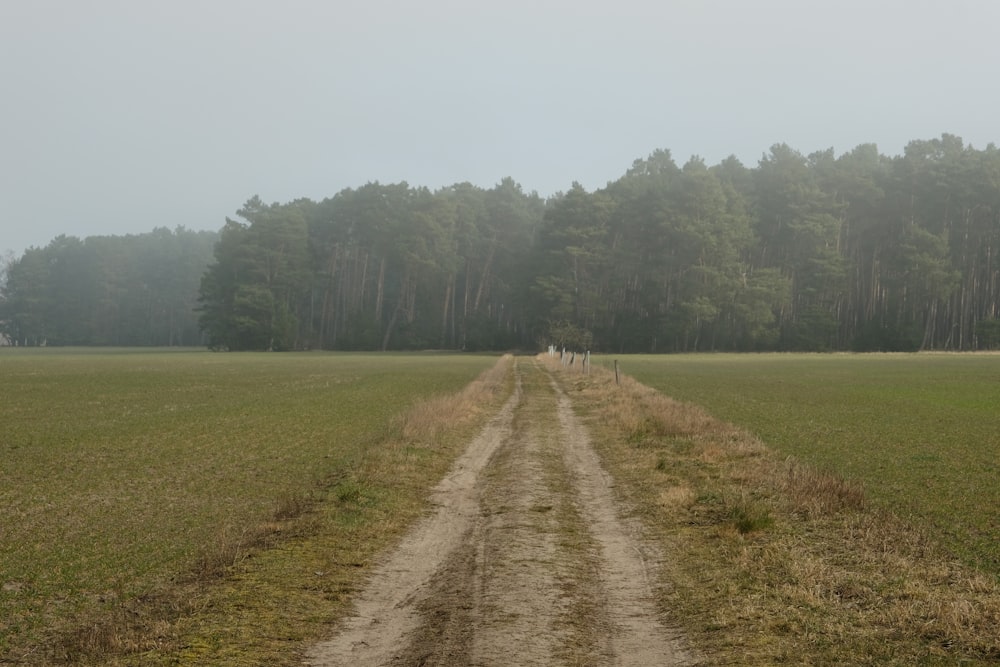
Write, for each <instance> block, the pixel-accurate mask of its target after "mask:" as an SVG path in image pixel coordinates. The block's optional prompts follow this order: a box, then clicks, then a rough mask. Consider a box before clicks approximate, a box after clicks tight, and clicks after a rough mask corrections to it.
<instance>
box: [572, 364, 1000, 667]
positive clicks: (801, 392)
mask: <svg viewBox="0 0 1000 667" xmlns="http://www.w3.org/2000/svg"><path fill="white" fill-rule="evenodd" d="M606 361H609V362H610V360H606ZM619 361H620V362H621V364H622V368H623V370H624V371H625V375H624V376H623V377H622V378H621V383H620V385H619V384H618V383H616V381H615V377H614V375H613V374H612V373H609V372H607V371H606V369H604V368H600V367H595V368H594V369H593V372H592V373H590V374H589V375H582V374H580V373H579V372H578V371H569V373H568V374H566V377H565V379H564V382H566V383H567V384H570V383H571V384H572V389H571V390H568V392H569V393H571V395H572V396H573V397H574V403H575V405H576V407H577V409H578V410H579V411H580V412H581V413H582V414H584V415H585V417H586V419H587V423H588V424H589V426H590V427H591V429H592V431H593V433H594V438H595V443H596V447H597V449H598V451H599V452H600V454H601V456H602V459H603V460H604V462H605V465H606V466H607V467H608V469H609V471H610V472H611V473H612V474H613V476H614V477H615V483H616V484H615V486H616V490H617V492H618V494H619V495H620V496H621V497H622V498H623V499H624V500H625V501H626V502H627V503H628V505H629V506H631V507H634V508H635V512H636V514H637V516H640V517H641V518H642V520H643V522H644V524H645V526H646V528H647V531H648V533H649V534H650V535H651V536H653V539H655V540H657V541H658V542H659V543H660V544H661V545H662V548H663V552H664V553H665V554H666V558H665V559H664V560H663V561H662V563H661V568H662V569H661V576H662V577H663V578H662V580H661V582H662V584H663V588H662V592H661V594H660V595H659V598H658V599H659V601H660V603H661V605H662V606H661V609H662V612H663V613H664V615H665V616H666V617H667V618H669V619H671V621H670V622H671V623H673V624H676V625H677V626H678V627H680V628H681V629H683V631H684V633H685V635H686V636H687V638H688V639H689V640H690V642H691V643H692V645H693V646H695V647H696V648H697V650H698V651H699V652H700V653H701V654H702V655H703V656H704V664H713V665H715V664H720V665H722V664H725V665H736V664H739V665H760V666H761V667H763V666H765V665H775V664H796V665H872V666H875V665H878V666H879V667H882V666H885V665H893V666H895V665H898V666H900V667H904V666H909V665H957V664H962V665H993V664H998V662H1000V636H998V635H997V628H998V627H1000V577H997V574H996V570H995V568H991V567H990V566H989V563H990V560H989V559H990V558H991V557H992V556H991V554H993V553H994V552H993V551H992V550H991V548H990V546H989V544H988V542H979V543H975V542H972V541H968V542H966V541H963V540H962V539H961V538H959V537H957V534H958V531H957V528H958V527H961V528H962V529H964V530H966V531H968V530H969V528H970V527H971V526H974V525H975V524H976V522H977V521H980V520H985V521H987V522H989V521H990V518H989V516H990V512H992V511H993V510H994V508H995V501H994V500H992V499H993V498H995V496H994V495H993V494H994V493H995V490H994V488H993V487H992V486H991V485H990V478H989V475H988V474H987V475H981V474H980V472H979V471H978V470H977V471H973V470H968V471H965V472H967V473H968V474H969V475H971V476H973V477H974V480H973V482H967V481H966V480H961V481H960V482H956V483H962V482H965V483H969V485H970V488H976V484H977V483H978V484H980V485H985V486H981V487H979V488H978V491H977V493H979V492H981V498H982V499H983V505H979V504H978V502H969V499H968V498H961V497H959V498H957V499H956V498H955V497H954V496H950V495H941V494H943V493H944V492H940V491H938V490H937V487H931V488H928V487H927V480H928V479H932V480H940V479H943V478H945V477H946V476H952V478H953V479H956V480H957V479H958V478H961V477H962V475H963V467H964V466H970V467H971V466H974V465H978V463H979V461H980V458H979V457H980V456H981V453H982V451H984V450H986V451H988V450H987V448H988V447H989V446H990V444H987V443H991V442H992V441H991V440H990V439H989V437H986V438H985V439H983V440H982V441H981V442H975V443H973V444H965V443H968V442H969V441H970V440H971V438H969V437H968V434H969V433H970V431H962V433H965V434H966V435H965V436H963V435H960V434H959V433H958V432H956V433H955V434H952V435H951V439H950V440H948V441H947V442H949V443H959V444H952V445H950V447H951V449H952V450H953V451H951V452H950V454H944V453H943V452H939V453H938V456H939V459H940V461H941V464H942V465H940V466H939V469H938V470H937V471H936V472H935V474H934V475H932V476H921V477H919V478H916V477H915V475H914V474H913V473H911V472H910V471H909V470H908V465H907V464H906V463H903V464H901V465H896V462H895V461H894V459H899V458H902V459H904V461H911V460H912V452H913V451H915V450H914V449H913V448H912V446H911V444H910V443H909V438H913V439H916V437H917V436H916V435H914V434H915V433H916V434H921V433H923V431H924V429H925V428H929V427H917V428H915V429H914V427H913V426H912V425H911V424H906V423H902V424H901V422H905V421H906V416H905V415H903V414H900V415H893V414H892V410H891V409H889V408H888V407H887V406H889V405H892V406H894V408H895V409H896V410H897V411H902V410H903V407H902V406H907V405H908V406H909V409H911V410H916V411H917V412H920V413H921V414H920V415H919V416H917V418H916V420H917V421H922V420H924V419H925V418H926V419H927V420H928V423H929V424H934V423H935V419H934V417H933V413H934V412H936V413H937V415H938V417H937V418H938V419H941V418H942V417H941V414H942V411H943V412H945V413H947V412H948V411H947V409H946V408H944V407H941V406H939V405H938V404H937V401H938V400H939V399H935V398H932V396H933V395H934V393H935V387H936V385H938V384H940V383H943V382H945V380H944V378H946V377H955V373H957V374H958V376H959V377H964V376H966V375H970V374H971V375H975V373H974V372H972V371H970V370H968V369H967V368H965V364H967V363H971V365H972V366H975V363H973V362H974V361H975V360H972V362H962V361H961V360H960V359H959V358H955V359H952V360H951V361H953V362H958V367H957V368H956V367H954V366H951V364H950V363H948V364H946V366H949V367H950V370H945V368H944V367H936V366H935V360H934V359H931V358H928V359H924V358H923V355H921V356H919V357H916V356H911V357H893V358H891V359H889V358H883V357H875V356H872V357H848V356H844V355H839V356H829V357H818V356H784V355H783V356H773V355H771V356H749V355H748V356H745V357H744V356H740V357H733V356H727V355H718V356H698V357H695V356H691V357H687V356H684V357H655V358H652V357H651V358H647V357H622V358H620V359H619ZM985 361H986V362H987V363H990V362H991V361H992V359H988V360H985ZM883 362H887V363H886V364H885V365H881V364H883ZM897 362H898V363H899V364H901V365H895V364H896V363H897ZM925 364H927V365H926V366H925ZM608 365H610V364H608ZM876 366H877V367H876ZM632 376H638V377H641V378H642V379H643V380H644V381H645V382H646V384H640V383H639V382H636V381H635V380H633V377H632ZM988 376H989V374H988V373H985V374H981V375H980V383H984V384H985V387H988V386H989V382H988V380H987V379H986V378H988ZM890 378H892V381H891V382H890ZM931 378H934V379H935V380H936V381H931ZM970 383H971V384H976V381H975V380H972V379H970ZM838 384H839V385H840V386H838ZM650 385H657V386H660V387H663V388H664V390H665V392H666V394H671V395H673V396H678V397H681V398H683V399H686V400H687V401H688V402H681V401H678V400H673V399H671V398H669V397H668V396H667V395H665V393H661V392H660V391H657V390H655V389H652V388H651V387H650ZM892 388H895V391H898V393H897V394H895V398H896V399H898V402H895V403H894V401H893V398H894V393H893V391H894V390H893V389H892ZM852 390H853V391H856V392H859V393H860V394H861V395H862V396H863V397H864V398H858V397H857V394H854V393H853V392H852ZM915 395H916V396H920V397H921V398H922V399H923V400H924V401H925V402H926V403H928V404H930V406H931V407H927V405H926V404H923V403H922V404H921V405H923V407H921V408H920V409H917V408H916V407H915V406H914V405H913V404H911V403H909V402H908V400H907V399H909V400H912V398H913V396H915ZM844 396H847V397H852V396H854V398H853V399H851V400H848V399H845V398H843V397H844ZM938 396H939V397H944V399H943V401H942V404H943V405H946V404H948V403H947V401H948V400H954V401H957V402H959V404H960V405H967V403H966V402H964V401H961V398H960V396H961V394H958V395H955V394H951V393H947V392H945V393H943V394H939V395H938ZM852 400H853V403H852ZM873 402H874V403H878V405H879V406H880V407H878V408H874V407H873V406H872V405H870V404H871V403H873ZM973 402H974V401H973ZM844 403H846V404H844ZM699 404H704V405H709V406H712V407H711V410H712V412H714V413H715V414H716V415H719V416H720V417H722V418H724V419H725V420H727V421H722V420H720V419H717V418H715V417H713V416H712V415H711V414H709V413H708V412H706V410H705V409H703V408H702V407H700V405H699ZM852 405H853V406H854V410H852V409H851V406H852ZM727 408H729V409H730V410H731V411H730V412H726V409H727ZM928 411H930V412H931V413H932V414H931V415H925V414H923V413H925V412H928ZM882 412H885V414H882ZM879 415H881V416H879ZM972 415H978V416H979V417H982V418H984V419H986V420H987V421H989V422H990V423H992V424H993V425H994V427H995V420H994V419H995V418H994V417H993V416H992V414H990V413H989V412H988V411H987V412H977V411H975V410H972V411H971V412H968V413H966V417H967V418H973V417H972ZM754 420H757V421H754ZM991 420H994V421H991ZM734 422H735V423H737V424H744V425H746V426H749V427H750V428H751V429H752V430H753V431H754V432H756V433H759V434H761V435H762V436H763V437H764V439H765V440H766V442H765V441H762V440H761V438H759V437H757V436H756V435H754V433H752V432H749V431H748V430H746V429H745V428H743V427H741V426H736V425H734V424H733V423H734ZM757 424H759V426H757ZM957 426H958V424H956V428H957ZM976 428H978V425H977V426H976ZM768 429H769V430H768ZM971 432H973V433H975V432H976V431H975V428H974V429H972V431H971ZM994 432H995V431H994ZM803 434H807V435H803ZM907 434H909V435H908V436H907ZM835 436H836V437H835ZM781 438H784V442H786V443H792V444H794V445H795V449H794V451H795V452H796V454H791V453H790V452H791V451H792V445H788V444H782V442H780V440H781ZM876 445H877V446H876ZM947 446H948V445H945V444H939V448H942V449H943V448H945V447H947ZM876 449H877V450H878V451H879V454H878V455H876V454H874V453H873V450H876ZM916 451H920V450H916ZM879 457H881V459H879ZM817 461H822V463H819V464H815V463H814V462H817ZM859 461H860V463H859ZM865 461H867V462H868V464H869V465H871V467H872V468H873V469H875V470H878V471H879V472H877V473H869V472H867V471H865V470H864V466H865ZM852 463H853V466H854V467H852V465H851V464H852ZM847 469H850V470H852V471H853V473H852V476H854V478H855V479H864V480H865V487H866V488H863V487H862V485H861V484H860V483H859V482H857V481H855V480H854V479H850V478H848V479H845V478H844V477H842V476H840V475H839V474H837V473H836V472H833V471H834V470H847ZM890 470H898V471H897V472H894V473H891V474H894V475H895V477H890V472H889V471H890ZM936 483H937V484H940V485H942V486H945V487H947V483H944V482H940V481H939V482H936ZM935 502H938V503H944V502H950V503H953V504H952V506H951V507H950V513H946V512H943V513H941V514H934V512H935V511H936V510H937V508H936V507H934V505H935ZM922 509H923V510H924V511H925V512H927V513H926V514H919V513H918V512H920V511H921V510H922ZM932 515H933V516H941V517H944V518H945V521H946V523H945V525H943V526H942V525H931V521H932V518H931V517H932ZM987 525H989V524H988V523H987ZM993 525H995V524H993ZM949 529H950V530H949ZM966 534H968V533H966ZM948 535H950V536H951V537H948ZM994 535H995V532H994ZM943 540H947V545H948V546H950V547H951V550H949V548H948V546H945V544H946V542H944V541H943ZM955 551H959V552H961V553H963V554H964V555H965V562H963V561H962V560H959V559H957V558H956V557H955V555H954V553H955ZM970 562H976V563H978V565H979V569H977V567H974V566H973V565H970V564H969V563H970Z"/></svg>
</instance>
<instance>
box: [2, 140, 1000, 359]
mask: <svg viewBox="0 0 1000 667" xmlns="http://www.w3.org/2000/svg"><path fill="white" fill-rule="evenodd" d="M237 218H238V219H232V220H231V219H227V220H226V223H225V226H224V227H223V228H222V229H221V231H220V232H219V233H218V234H209V233H206V232H199V233H195V232H189V231H186V230H184V229H183V228H178V229H177V230H176V231H175V232H170V231H168V230H163V229H158V230H155V231H154V232H153V233H151V234H147V235H140V236H135V237H125V238H116V237H99V238H88V239H85V240H84V241H80V240H77V239H75V238H68V237H59V238H57V239H56V240H54V241H53V242H52V243H51V244H50V245H49V246H47V247H45V248H41V249H31V250H29V251H27V252H26V253H25V254H24V255H23V256H22V257H20V258H18V259H15V260H13V261H11V262H9V263H8V265H7V267H6V276H5V279H4V282H3V284H2V291H0V299H2V300H0V326H2V332H3V333H4V334H5V335H6V337H7V338H8V340H10V341H13V342H16V343H18V344H28V345H32V344H50V345H51V344H79V345H189V344H205V345H208V346H210V347H212V348H214V349H224V350H290V349H345V350H367V349H382V350H385V349H430V348H435V349H465V350H496V349H512V348H525V349H532V348H536V347H537V346H539V345H541V344H548V343H555V344H559V345H566V346H568V347H573V348H577V349H583V348H589V349H593V350H595V351H614V352H680V351H695V350H919V349H942V350H972V349H985V348H992V347H996V346H998V345H1000V320H998V319H997V318H998V317H1000V258H998V257H997V255H998V253H1000V150H998V149H997V148H996V147H995V146H994V145H992V144H991V145H989V146H988V147H986V148H985V149H982V150H977V149H974V148H972V147H971V146H966V145H964V143H963V141H962V140H961V139H960V138H958V137H955V136H952V135H943V136H942V137H941V138H939V139H932V140H927V141H923V140H920V141H913V142H911V143H910V144H909V145H907V147H906V148H905V150H904V152H903V155H900V156H895V157H887V156H884V155H881V154H880V153H879V152H878V150H877V149H876V147H875V146H874V145H862V146H859V147H857V148H856V149H854V150H852V151H850V152H848V153H845V154H843V155H840V156H836V155H835V154H834V152H833V151H832V150H828V151H821V152H816V153H813V154H810V155H803V154H801V153H799V152H797V151H795V150H793V149H792V148H790V147H788V146H787V145H784V144H779V145H775V146H773V147H772V148H771V149H770V151H769V152H768V153H767V154H765V155H764V156H763V157H762V158H761V160H760V161H759V163H758V164H757V166H756V167H754V168H749V167H746V166H744V165H743V164H741V163H740V162H739V161H738V160H736V159H735V158H729V159H727V160H724V161H723V162H721V163H719V164H717V165H715V166H711V167H710V166H707V165H706V164H705V163H704V162H703V161H702V160H700V159H698V158H692V159H690V160H689V161H687V162H686V163H685V164H684V165H683V166H678V165H677V163H675V161H674V160H673V158H672V157H671V155H670V153H669V152H668V151H656V152H654V153H653V154H652V155H650V156H649V157H648V158H646V159H641V160H636V161H635V163H634V164H633V165H632V167H631V168H630V169H628V170H627V172H626V173H625V174H624V175H623V176H621V177H620V178H619V179H617V180H615V181H613V182H611V183H608V185H607V186H606V187H604V188H601V189H599V190H596V191H594V192H587V191H586V190H585V189H584V188H583V187H581V186H580V185H578V184H575V183H574V184H573V186H572V187H571V188H570V189H569V190H568V191H567V192H564V193H559V194H557V195H555V196H553V197H551V198H549V199H547V200H544V199H542V198H540V197H539V196H538V195H537V194H534V193H525V192H524V191H523V190H522V189H521V187H520V186H519V185H518V184H517V183H516V182H515V181H513V180H512V179H509V178H508V179H504V180H503V181H502V182H501V183H499V184H497V185H496V186H495V187H493V188H491V189H483V188H480V187H477V186H474V185H471V184H468V183H460V184H456V185H453V186H449V187H445V188H442V189H440V190H437V191H431V190H428V189H427V188H421V187H411V186H409V185H408V184H406V183H398V184H389V185H385V184H379V183H369V184H367V185H364V186H362V187H359V188H357V189H346V190H343V191H341V192H339V193H337V194H336V195H334V196H333V197H331V198H328V199H324V200H323V201H320V202H315V201H312V200H308V199H300V200H296V201H292V202H288V203H273V204H265V203H264V202H262V201H261V200H260V199H259V198H257V197H254V198H252V199H250V200H249V201H248V202H246V204H245V205H244V206H243V208H242V209H241V210H240V211H239V212H238V214H237ZM213 244H214V245H213Z"/></svg>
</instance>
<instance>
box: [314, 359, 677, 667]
mask: <svg viewBox="0 0 1000 667" xmlns="http://www.w3.org/2000/svg"><path fill="white" fill-rule="evenodd" d="M522 366H527V368H522ZM514 368H515V373H516V378H517V382H516V389H515V391H514V393H513V395H512V397H511V399H510V400H509V401H508V402H507V403H506V404H505V405H504V407H503V408H502V409H501V410H500V412H499V413H498V414H497V415H496V416H495V417H494V418H493V419H492V420H491V421H490V423H489V424H487V426H486V427H485V428H484V429H483V431H482V433H480V435H479V436H478V437H477V438H476V439H475V440H474V441H473V442H472V443H470V445H469V447H468V448H467V450H466V451H465V453H464V454H463V455H462V456H461V457H460V458H459V459H458V460H457V461H456V463H455V465H454V466H453V468H452V470H451V472H449V474H448V475H447V476H446V477H445V479H444V480H442V482H441V483H440V484H439V485H438V486H437V487H436V488H435V489H434V492H433V496H432V497H433V502H434V505H435V508H436V509H435V511H434V512H433V513H432V514H431V515H430V516H428V517H426V518H425V519H423V520H422V521H420V522H419V523H418V524H417V525H416V526H415V527H414V528H413V529H412V530H411V531H410V533H409V534H408V535H407V537H406V538H405V539H404V541H403V542H402V543H401V544H400V546H399V547H398V548H397V549H396V550H395V551H394V552H393V553H392V554H390V555H389V556H388V558H387V560H386V561H385V562H384V563H383V564H382V565H381V566H380V567H379V568H377V569H376V571H375V572H374V573H373V575H372V578H371V580H370V582H369V584H368V586H367V588H366V589H365V590H364V591H363V592H362V593H361V594H360V595H359V596H358V598H357V600H356V604H355V613H354V615H353V616H352V617H350V618H348V619H346V620H345V621H344V622H343V623H342V624H341V625H340V627H339V628H338V632H337V634H336V636H334V637H333V638H332V639H331V640H330V641H327V642H323V643H322V644H319V645H317V646H316V647H314V649H313V650H312V651H311V652H310V653H309V655H308V661H307V664H309V665H313V666H316V667H319V666H327V665H400V666H410V665H462V666H466V665H482V666H487V665H560V664H566V665H689V664H694V661H693V659H692V658H691V657H690V656H689V655H688V654H687V653H686V652H685V651H684V650H683V649H682V648H681V641H680V640H681V638H680V636H679V635H678V634H677V633H675V632H673V631H671V630H669V629H668V628H666V627H664V626H663V624H662V623H661V622H660V619H659V617H658V614H657V610H656V605H655V601H654V592H655V584H654V582H655V579H656V577H655V575H654V573H653V572H652V570H655V567H656V562H657V560H658V559H659V555H658V554H657V553H656V552H655V550H653V549H652V547H651V546H650V545H649V544H647V543H645V542H644V541H643V540H642V539H641V527H640V526H639V525H638V524H637V523H632V522H629V521H627V520H624V519H623V517H622V513H621V511H620V510H619V509H618V508H617V507H616V504H615V501H614V498H613V494H612V486H613V482H612V480H611V478H610V477H609V476H608V475H607V473H606V472H605V471H604V470H603V468H602V467H601V464H600V461H599V459H598V457H597V454H596V453H595V452H594V450H593V448H592V447H591V445H590V439H589V436H588V434H587V431H586V429H585V428H584V426H583V425H582V424H581V423H580V421H579V419H577V417H576V415H575V414H574V413H573V410H572V404H571V402H570V399H569V398H568V397H567V396H566V394H565V393H564V392H563V391H562V390H561V389H560V388H559V386H558V384H557V383H556V382H555V380H554V379H553V378H552V377H551V376H550V375H549V373H548V372H547V371H546V370H545V369H544V368H543V367H542V366H541V365H540V364H538V363H537V362H534V363H523V362H517V363H515V366H514Z"/></svg>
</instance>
